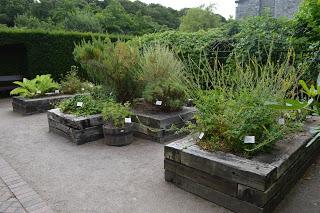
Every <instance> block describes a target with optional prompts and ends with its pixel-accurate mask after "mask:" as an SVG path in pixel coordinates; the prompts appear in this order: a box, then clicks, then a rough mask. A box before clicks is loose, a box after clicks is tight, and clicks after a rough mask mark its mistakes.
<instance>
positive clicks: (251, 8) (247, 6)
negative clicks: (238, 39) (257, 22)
mask: <svg viewBox="0 0 320 213" xmlns="http://www.w3.org/2000/svg"><path fill="white" fill-rule="evenodd" d="M236 2H238V7H237V8H236V19H240V18H243V17H246V16H257V15H259V10H260V0H239V1H236Z"/></svg>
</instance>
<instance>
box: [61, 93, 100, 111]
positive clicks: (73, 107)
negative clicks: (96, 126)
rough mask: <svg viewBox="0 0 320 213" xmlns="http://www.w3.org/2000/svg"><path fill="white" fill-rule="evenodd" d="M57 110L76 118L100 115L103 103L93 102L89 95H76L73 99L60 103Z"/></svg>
mask: <svg viewBox="0 0 320 213" xmlns="http://www.w3.org/2000/svg"><path fill="white" fill-rule="evenodd" d="M57 108H59V109H60V110H61V112H63V113H66V114H72V115H76V116H88V115H95V114H100V113H101V112H102V108H103V102H102V101H99V100H95V99H94V98H93V97H92V96H90V95H76V96H74V97H73V98H70V99H65V100H63V101H61V102H60V103H59V104H58V105H57Z"/></svg>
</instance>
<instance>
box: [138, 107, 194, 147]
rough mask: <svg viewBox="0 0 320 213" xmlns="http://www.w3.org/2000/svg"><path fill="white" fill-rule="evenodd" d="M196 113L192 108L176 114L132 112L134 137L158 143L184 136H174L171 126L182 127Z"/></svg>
mask: <svg viewBox="0 0 320 213" xmlns="http://www.w3.org/2000/svg"><path fill="white" fill-rule="evenodd" d="M195 112H196V109H195V108H193V107H184V108H183V109H182V110H181V111H178V112H161V111H158V112H157V111H148V110H146V111H142V110H134V115H135V116H134V118H133V121H134V135H135V136H136V137H141V138H145V139H148V140H152V141H155V142H158V143H164V142H168V141H171V140H174V139H177V138H181V137H182V136H185V134H176V130H173V129H172V128H171V127H172V125H174V126H176V127H183V126H184V125H185V123H186V122H187V121H191V120H192V119H193V116H194V114H195Z"/></svg>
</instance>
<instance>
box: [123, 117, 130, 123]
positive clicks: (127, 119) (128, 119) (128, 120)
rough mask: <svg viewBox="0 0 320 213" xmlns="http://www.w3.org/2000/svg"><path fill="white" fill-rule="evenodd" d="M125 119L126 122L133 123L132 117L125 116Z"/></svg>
mask: <svg viewBox="0 0 320 213" xmlns="http://www.w3.org/2000/svg"><path fill="white" fill-rule="evenodd" d="M124 120H125V123H126V124H131V123H132V120H131V118H125V119H124Z"/></svg>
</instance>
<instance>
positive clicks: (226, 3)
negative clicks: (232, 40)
mask: <svg viewBox="0 0 320 213" xmlns="http://www.w3.org/2000/svg"><path fill="white" fill-rule="evenodd" d="M140 1H142V2H145V3H158V4H162V5H164V6H166V7H171V8H174V9H177V10H180V9H182V8H191V7H199V6H201V5H203V4H205V5H209V4H212V3H214V4H215V5H216V13H218V14H220V15H223V16H224V17H226V18H229V16H233V17H234V16H235V10H236V9H235V7H236V3H235V0H140Z"/></svg>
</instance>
